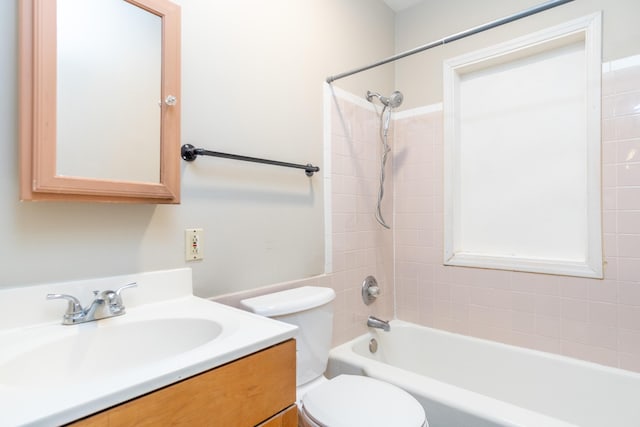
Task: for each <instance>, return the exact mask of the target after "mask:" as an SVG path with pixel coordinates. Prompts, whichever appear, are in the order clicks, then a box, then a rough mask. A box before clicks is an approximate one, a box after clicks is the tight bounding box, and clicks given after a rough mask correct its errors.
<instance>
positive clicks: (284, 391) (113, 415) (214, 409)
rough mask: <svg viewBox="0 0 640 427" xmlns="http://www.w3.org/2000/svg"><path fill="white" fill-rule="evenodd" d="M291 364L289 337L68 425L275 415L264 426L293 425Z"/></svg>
mask: <svg viewBox="0 0 640 427" xmlns="http://www.w3.org/2000/svg"><path fill="white" fill-rule="evenodd" d="M295 366H296V345H295V341H294V340H289V341H286V342H284V343H282V344H278V345H276V346H273V347H271V348H268V349H266V350H262V351H260V352H258V353H254V354H252V355H249V356H247V357H244V358H242V359H239V360H236V361H234V362H231V363H228V364H226V365H223V366H221V367H218V368H215V369H212V370H210V371H207V372H204V373H202V374H199V375H196V376H194V377H191V378H189V379H186V380H184V381H181V382H179V383H176V384H173V385H171V386H168V387H165V388H163V389H160V390H156V391H154V392H152V393H149V394H147V395H145V396H142V397H139V398H137V399H134V400H131V401H129V402H126V403H123V404H121V405H118V406H115V407H113V408H111V409H107V410H105V411H103V412H100V413H98V414H96V415H93V416H90V417H88V418H85V419H83V420H80V421H77V422H75V423H73V424H71V425H72V426H73V427H121V426H136V427H145V426H148V427H158V426H173V427H175V426H189V427H191V426H211V427H218V426H219V427H230V426H233V427H253V426H256V425H258V424H259V423H261V422H263V421H264V420H268V421H267V422H271V417H272V416H273V415H274V414H277V415H282V418H281V420H282V421H281V424H277V423H276V424H266V425H267V426H268V427H289V426H292V427H295V426H296V423H293V424H291V423H292V421H291V420H293V419H294V418H295V419H296V420H295V421H296V422H297V416H295V415H292V413H293V414H296V415H297V412H295V411H293V410H291V405H292V404H293V403H294V402H295V400H296V369H295ZM285 409H286V410H290V411H289V412H290V413H288V414H287V412H286V411H285ZM293 409H294V410H295V409H296V408H295V405H293Z"/></svg>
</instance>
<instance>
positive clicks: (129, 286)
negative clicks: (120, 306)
mask: <svg viewBox="0 0 640 427" xmlns="http://www.w3.org/2000/svg"><path fill="white" fill-rule="evenodd" d="M137 286H138V284H137V283H136V282H131V283H127V284H126V285H123V286H120V287H119V288H118V290H116V295H120V292H122V291H123V290H125V289H128V288H135V287H137Z"/></svg>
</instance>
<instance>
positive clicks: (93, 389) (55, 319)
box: [0, 269, 296, 427]
mask: <svg viewBox="0 0 640 427" xmlns="http://www.w3.org/2000/svg"><path fill="white" fill-rule="evenodd" d="M134 281H135V282H137V283H138V287H137V288H134V289H128V290H127V293H126V294H125V295H124V303H125V305H126V307H127V313H126V314H124V315H122V316H118V317H112V318H108V319H101V320H98V321H95V322H89V323H83V324H79V325H62V324H61V321H62V315H63V313H64V310H65V308H66V305H65V302H64V301H47V300H46V299H45V295H46V294H47V293H64V294H71V295H74V296H77V297H78V298H79V299H80V300H81V301H82V302H84V303H85V304H86V303H87V301H91V298H92V295H93V294H92V292H91V291H92V290H93V289H100V290H104V289H116V288H117V287H118V285H121V284H123V283H131V282H134ZM191 292H192V288H191V271H190V270H189V269H176V270H167V271H162V272H152V273H140V274H136V275H128V276H119V277H114V278H107V279H95V280H87V281H83V282H81V283H76V282H69V283H60V284H52V285H38V286H28V287H24V288H15V289H7V290H0V426H2V427H4V426H49V425H63V424H67V423H69V422H71V421H74V420H76V419H79V418H82V417H85V416H87V415H90V414H93V413H96V412H99V411H101V410H103V409H105V408H109V407H111V406H114V405H117V404H119V403H121V402H124V401H127V400H130V399H133V398H136V397H138V396H141V395H143V394H146V393H149V392H151V391H153V390H156V389H159V388H161V387H165V386H167V385H170V384H172V383H175V382H177V381H180V380H183V379H185V378H187V377H190V376H193V375H196V374H199V373H201V372H204V371H206V370H209V369H212V368H215V367H217V366H220V365H223V364H225V363H229V362H232V361H234V360H236V359H239V358H241V357H244V356H247V355H249V354H251V353H254V352H256V351H260V350H262V349H264V348H267V347H269V346H272V345H275V344H278V343H280V342H283V341H286V340H287V339H290V338H293V337H294V335H295V331H296V328H295V327H294V326H292V325H288V324H285V323H281V322H276V321H274V320H271V319H267V318H264V317H259V316H255V315H253V314H251V313H247V312H245V311H241V310H238V309H235V308H232V307H228V306H225V305H222V304H218V303H215V302H212V301H208V300H205V299H202V298H197V297H194V296H193V295H192V293H191Z"/></svg>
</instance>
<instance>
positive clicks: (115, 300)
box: [102, 282, 138, 315]
mask: <svg viewBox="0 0 640 427" xmlns="http://www.w3.org/2000/svg"><path fill="white" fill-rule="evenodd" d="M136 286H138V284H137V283H136V282H132V283H127V284H126V285H124V286H120V287H119V288H118V289H117V290H116V291H115V292H114V291H104V292H103V293H102V295H103V297H104V299H105V300H106V301H107V304H108V306H109V310H111V314H113V315H120V314H124V313H125V307H124V303H123V302H122V297H121V296H120V293H121V292H122V291H123V290H125V289H128V288H133V287H136Z"/></svg>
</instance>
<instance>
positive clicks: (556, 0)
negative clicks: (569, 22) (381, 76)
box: [327, 0, 574, 83]
mask: <svg viewBox="0 0 640 427" xmlns="http://www.w3.org/2000/svg"><path fill="white" fill-rule="evenodd" d="M572 1H574V0H551V1H547V2H545V3H541V4H539V5H537V6H533V7H531V8H529V9H525V10H523V11H521V12H518V13H514V14H513V15H509V16H505V17H504V18H500V19H496V20H495V21H491V22H487V23H486V24H483V25H478V26H477V27H473V28H470V29H468V30H465V31H461V32H459V33H456V34H452V35H450V36H447V37H444V38H442V39H440V40H436V41H434V42H431V43H427V44H425V45H422V46H418V47H416V48H414V49H411V50H407V51H406V52H402V53H399V54H397V55H394V56H390V57H388V58H386V59H383V60H381V61H378V62H374V63H373V64H369V65H365V66H364V67H360V68H355V69H353V70H350V71H345V72H344V73H340V74H336V75H335V76H329V77H327V83H331V82H333V81H335V80H338V79H341V78H344V77H348V76H350V75H352V74H357V73H360V72H362V71H366V70H369V69H371V68H375V67H377V66H380V65H384V64H388V63H389V62H393V61H396V60H398V59H402V58H404V57H407V56H411V55H414V54H416V53H420V52H423V51H425V50H428V49H431V48H433V47H436V46H441V45H444V44H447V43H451V42H454V41H456V40H460V39H463V38H465V37H468V36H472V35H474V34H478V33H481V32H483V31H486V30H490V29H492V28H495V27H499V26H501V25H504V24H508V23H509V22H513V21H517V20H518V19H522V18H526V17H527V16H531V15H535V14H536V13H539V12H543V11H545V10H547V9H551V8H554V7H556V6H560V5H563V4H565V3H570V2H572Z"/></svg>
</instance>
